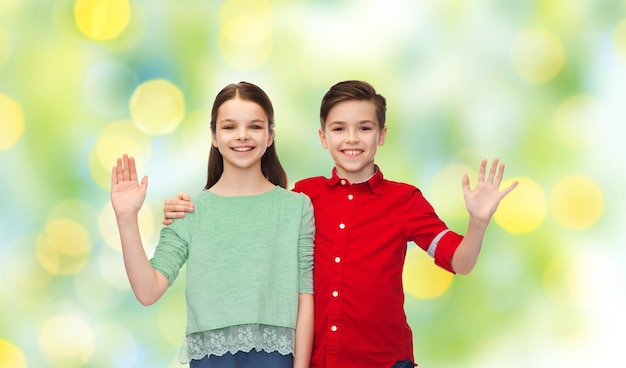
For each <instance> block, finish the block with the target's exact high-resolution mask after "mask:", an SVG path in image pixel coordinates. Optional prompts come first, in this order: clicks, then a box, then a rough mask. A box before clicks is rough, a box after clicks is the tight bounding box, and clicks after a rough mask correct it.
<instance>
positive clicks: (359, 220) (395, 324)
mask: <svg viewBox="0 0 626 368" xmlns="http://www.w3.org/2000/svg"><path fill="white" fill-rule="evenodd" d="M385 113H386V100H385V98H384V97H383V96H381V95H379V94H377V93H376V91H375V90H374V88H373V87H372V86H371V85H369V84H368V83H366V82H362V81H344V82H340V83H337V84H335V85H334V86H332V87H331V88H330V90H329V91H328V92H327V93H326V95H325V96H324V98H323V100H322V105H321V109H320V120H321V128H320V130H319V136H320V140H321V142H322V146H323V147H324V148H325V149H327V150H328V151H329V153H330V155H331V157H332V158H333V160H334V163H335V167H334V169H333V171H332V176H331V178H330V179H327V178H325V177H321V176H320V177H314V178H309V179H304V180H301V181H299V182H297V183H296V184H295V187H294V189H293V190H294V191H297V192H303V193H305V194H307V195H308V196H309V197H310V198H311V201H312V203H313V208H314V216H315V224H316V236H315V255H314V259H315V265H314V285H315V338H314V346H313V356H312V359H311V367H320V368H321V367H324V368H331V367H332V368H337V367H339V368H351V367H354V368H357V367H358V368H367V367H371V368H381V367H393V368H401V367H413V366H414V365H415V364H414V359H413V339H412V334H411V329H410V327H409V325H408V323H407V321H406V316H405V313H404V292H403V288H402V269H403V265H404V259H405V255H406V244H407V242H409V241H412V242H415V243H416V244H417V245H418V246H420V247H421V248H422V249H424V250H425V251H427V252H428V254H429V255H431V256H432V257H433V258H434V260H435V263H436V264H437V265H438V266H440V267H442V268H444V269H446V270H448V271H449V272H453V273H460V274H467V273H469V272H470V271H471V270H472V269H473V267H474V265H475V264H476V260H477V257H478V254H479V253H480V248H481V243H482V239H483V236H484V233H485V230H486V228H487V225H488V223H489V221H490V219H491V217H492V215H493V213H494V212H495V210H496V208H497V206H498V204H499V203H500V201H501V200H502V198H503V197H504V196H505V195H507V194H508V193H509V192H510V191H511V190H513V188H515V186H516V185H517V182H515V183H513V184H511V185H510V186H509V187H508V188H506V189H504V190H503V191H500V190H499V186H500V183H501V181H502V176H503V173H504V164H499V165H498V160H497V159H495V160H494V161H493V163H492V165H491V168H490V170H489V173H488V174H487V175H486V173H485V172H486V166H487V161H486V160H483V161H482V162H481V165H480V170H479V174H478V183H477V185H476V188H475V189H474V190H471V189H470V186H469V178H468V176H467V175H465V176H464V177H463V180H462V186H463V193H464V197H465V204H466V208H467V210H468V212H469V225H468V229H467V232H466V234H465V236H462V235H459V234H457V233H455V232H453V231H451V230H450V229H448V227H447V226H446V224H445V223H444V222H443V221H442V220H441V219H439V217H438V216H437V215H436V213H435V211H434V210H433V208H432V206H431V205H430V204H429V203H428V202H427V201H426V199H425V198H424V197H423V196H422V194H421V192H420V191H419V189H417V188H415V187H414V186H412V185H409V184H405V183H398V182H393V181H389V180H386V179H384V178H383V175H382V172H381V171H380V169H379V167H378V166H377V165H376V164H375V163H374V158H375V155H376V150H377V148H378V146H382V145H383V144H384V142H385V137H386V133H387V127H386V126H385ZM486 176H487V177H486ZM187 198H188V197H187V196H186V195H184V194H181V195H179V196H178V197H176V198H174V199H170V200H168V201H166V203H165V207H164V212H165V220H164V224H168V223H169V222H170V221H171V219H172V218H177V217H181V216H184V212H181V211H188V207H189V205H188V203H186V202H183V201H182V200H183V199H187Z"/></svg>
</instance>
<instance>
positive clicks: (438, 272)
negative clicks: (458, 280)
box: [402, 246, 454, 299]
mask: <svg viewBox="0 0 626 368" xmlns="http://www.w3.org/2000/svg"><path fill="white" fill-rule="evenodd" d="M453 279H454V276H453V274H451V273H450V272H448V271H446V270H444V269H442V268H440V267H438V266H437V265H435V264H434V263H433V259H432V258H431V257H430V256H428V255H427V254H426V252H424V251H423V250H422V249H421V248H419V247H417V246H412V247H409V249H408V251H407V253H406V260H405V261H404V270H403V272H402V282H403V285H404V290H405V291H406V292H407V293H408V294H409V295H411V296H413V297H414V298H417V299H433V298H437V297H439V296H441V295H442V294H443V293H444V292H445V291H446V290H448V289H449V288H450V286H451V285H452V281H453ZM425 280H427V281H425Z"/></svg>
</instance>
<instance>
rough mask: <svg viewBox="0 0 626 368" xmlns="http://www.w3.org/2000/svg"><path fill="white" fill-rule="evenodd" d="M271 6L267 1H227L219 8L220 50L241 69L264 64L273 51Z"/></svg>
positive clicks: (226, 58)
mask: <svg viewBox="0 0 626 368" xmlns="http://www.w3.org/2000/svg"><path fill="white" fill-rule="evenodd" d="M272 22H273V20H272V8H271V5H270V3H268V2H267V1H258V0H228V1H226V2H225V3H224V5H223V6H222V9H221V11H220V24H221V27H220V33H219V40H218V45H219V50H220V54H221V55H222V57H223V58H224V61H225V62H226V63H227V64H229V65H230V66H231V67H233V68H235V69H238V70H252V69H255V68H258V67H260V66H261V65H263V64H264V63H265V62H266V61H267V59H268V58H269V56H270V54H271V52H272Z"/></svg>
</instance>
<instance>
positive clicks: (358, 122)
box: [326, 119, 376, 125]
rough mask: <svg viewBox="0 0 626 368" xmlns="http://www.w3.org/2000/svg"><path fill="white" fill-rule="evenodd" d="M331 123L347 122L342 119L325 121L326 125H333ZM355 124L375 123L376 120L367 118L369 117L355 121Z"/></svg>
mask: <svg viewBox="0 0 626 368" xmlns="http://www.w3.org/2000/svg"><path fill="white" fill-rule="evenodd" d="M333 124H335V125H340V124H347V123H346V122H345V121H343V120H333V121H331V122H328V123H326V125H333ZM357 124H376V122H375V121H373V120H369V119H363V120H359V121H357Z"/></svg>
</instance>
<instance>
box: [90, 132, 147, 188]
mask: <svg viewBox="0 0 626 368" xmlns="http://www.w3.org/2000/svg"><path fill="white" fill-rule="evenodd" d="M124 153H127V154H128V155H130V156H133V157H134V158H135V160H136V162H137V170H139V171H141V167H142V165H143V164H144V163H145V162H146V160H147V159H148V157H149V156H150V153H151V146H150V138H149V137H148V136H147V135H146V134H145V133H144V132H142V131H141V130H139V129H137V127H136V126H135V125H134V124H133V123H132V122H131V121H129V120H124V121H118V122H113V123H111V124H108V125H107V126H106V127H104V128H103V129H102V131H101V132H100V134H99V135H98V138H97V139H96V142H95V144H94V146H93V148H92V149H91V152H89V158H88V165H89V172H90V174H91V178H92V179H93V181H94V182H95V183H96V184H98V185H99V186H100V187H101V188H103V189H105V190H106V191H107V192H108V191H109V190H110V189H111V169H112V168H113V166H115V165H116V163H117V158H118V157H122V155H123V154H124Z"/></svg>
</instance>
